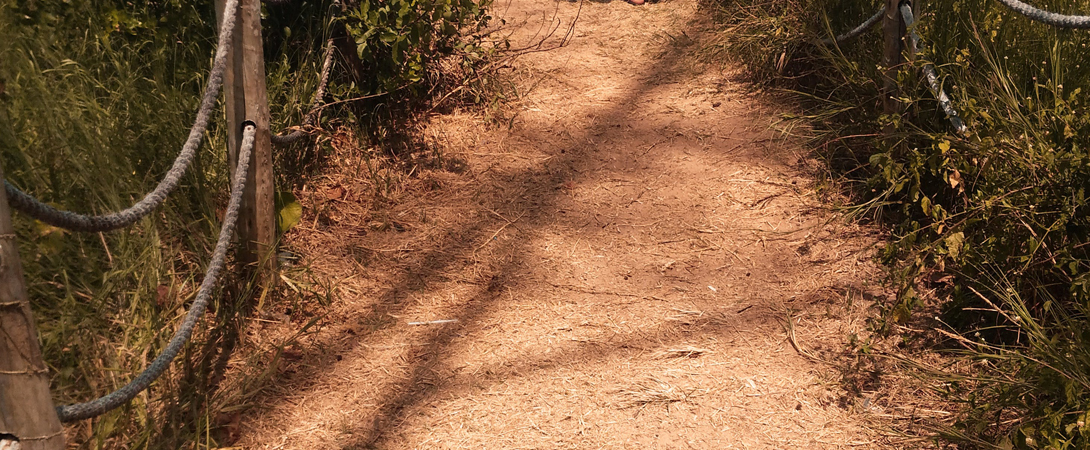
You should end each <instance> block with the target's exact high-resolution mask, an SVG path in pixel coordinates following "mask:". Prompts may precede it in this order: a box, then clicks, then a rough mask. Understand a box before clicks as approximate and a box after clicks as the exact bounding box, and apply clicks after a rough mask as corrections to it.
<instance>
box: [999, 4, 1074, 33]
mask: <svg viewBox="0 0 1090 450" xmlns="http://www.w3.org/2000/svg"><path fill="white" fill-rule="evenodd" d="M997 1H999V3H1002V4H1003V5H1004V6H1006V7H1008V8H1010V9H1011V10H1013V11H1014V12H1017V13H1018V14H1021V15H1023V16H1026V17H1028V18H1030V20H1034V21H1037V22H1041V23H1044V24H1048V25H1052V26H1054V27H1059V28H1090V16H1075V15H1067V14H1057V13H1054V12H1051V11H1045V10H1043V9H1040V8H1036V7H1034V6H1032V5H1029V4H1026V3H1023V2H1020V1H1019V0H997Z"/></svg>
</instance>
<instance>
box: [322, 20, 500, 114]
mask: <svg viewBox="0 0 1090 450" xmlns="http://www.w3.org/2000/svg"><path fill="white" fill-rule="evenodd" d="M489 4H490V2H489V1H487V0H486V1H475V0H361V1H359V2H358V4H357V5H355V6H353V7H350V8H349V9H348V11H346V13H345V15H344V18H343V20H344V23H345V24H346V26H347V28H348V31H349V33H351V35H352V37H353V38H354V39H355V41H356V49H357V51H358V52H359V56H360V58H361V59H362V60H363V61H365V63H367V64H368V66H369V68H370V69H371V70H372V71H373V79H374V85H372V86H366V87H364V89H363V90H364V91H365V92H364V93H378V92H393V91H395V90H397V89H399V88H401V87H403V86H405V85H408V84H414V83H418V82H420V81H421V80H422V79H423V78H424V77H425V75H426V71H427V69H428V68H429V66H430V65H431V64H433V63H435V62H436V61H438V60H439V59H440V58H443V57H444V56H447V55H450V54H452V53H454V52H455V51H458V50H464V49H465V47H466V45H469V46H470V47H473V46H474V43H473V42H471V41H470V42H467V41H466V40H464V39H462V38H461V36H462V33H463V32H468V33H476V32H478V31H479V30H481V29H482V28H483V27H484V26H486V25H487V23H488V20H489V18H490V17H489V16H488V15H487V13H486V11H487V9H488V6H489ZM470 51H472V49H470ZM368 90H370V92H367V91H368Z"/></svg>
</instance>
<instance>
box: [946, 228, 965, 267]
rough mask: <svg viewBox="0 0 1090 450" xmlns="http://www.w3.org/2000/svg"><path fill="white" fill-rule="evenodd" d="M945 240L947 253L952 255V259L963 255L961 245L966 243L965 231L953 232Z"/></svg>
mask: <svg viewBox="0 0 1090 450" xmlns="http://www.w3.org/2000/svg"><path fill="white" fill-rule="evenodd" d="M943 242H945V243H946V253H947V254H948V255H950V259H953V260H957V259H958V256H959V255H961V247H962V245H964V244H965V233H962V232H960V231H959V232H957V233H951V234H950V235H949V236H946V239H944V240H943Z"/></svg>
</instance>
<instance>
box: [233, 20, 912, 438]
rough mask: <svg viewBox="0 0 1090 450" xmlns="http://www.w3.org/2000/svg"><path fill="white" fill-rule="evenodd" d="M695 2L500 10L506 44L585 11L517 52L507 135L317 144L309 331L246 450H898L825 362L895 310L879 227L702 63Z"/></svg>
mask: <svg viewBox="0 0 1090 450" xmlns="http://www.w3.org/2000/svg"><path fill="white" fill-rule="evenodd" d="M695 3H696V2H695V1H694V0H668V1H665V2H662V3H657V4H648V5H645V6H642V7H635V6H632V5H629V4H626V3H624V2H621V1H616V0H615V1H612V2H606V3H599V2H580V3H569V2H566V1H565V2H560V3H553V2H545V1H531V0H513V3H512V4H510V5H507V4H501V3H500V2H497V11H496V14H495V15H496V16H497V17H503V18H504V19H506V21H507V23H508V25H509V26H513V25H519V24H523V25H522V26H514V27H513V28H512V30H513V32H514V34H513V36H512V41H513V44H514V45H513V46H515V47H518V46H519V45H522V44H525V43H530V42H534V41H535V40H536V39H540V38H541V33H547V32H548V28H549V26H550V25H546V26H545V27H544V28H542V27H539V24H540V23H542V21H543V20H544V21H545V22H546V23H549V22H548V21H549V20H552V19H551V18H553V17H556V20H558V22H554V24H558V32H557V33H556V35H554V36H553V37H552V38H550V39H549V40H548V42H549V43H553V44H555V43H556V42H557V41H558V40H559V39H560V38H561V36H560V35H562V34H564V30H565V29H567V27H568V26H569V25H570V24H571V23H572V21H573V19H574V18H575V17H576V15H577V14H578V17H579V18H578V22H577V25H576V26H575V28H574V33H573V36H572V39H571V41H570V43H569V44H568V45H566V46H565V47H563V48H560V49H556V50H552V51H546V52H537V53H531V54H528V55H525V56H523V57H522V58H520V59H518V60H517V62H516V63H515V64H514V67H513V70H512V71H511V77H510V79H511V80H513V82H514V84H515V86H516V87H517V90H518V91H519V94H520V95H519V98H518V99H517V100H516V101H514V103H513V104H510V105H508V108H509V110H508V111H507V113H508V114H509V117H514V118H513V119H512V120H510V121H504V122H503V123H500V124H497V123H496V121H492V120H486V119H485V118H483V117H482V114H477V113H467V112H451V113H448V114H442V115H438V116H435V117H433V118H431V120H430V123H428V124H427V125H426V126H425V127H424V128H423V131H422V133H423V136H425V137H428V141H429V142H430V143H431V144H430V145H431V147H430V149H431V153H430V154H431V158H430V159H429V160H427V161H425V163H420V164H418V165H416V166H414V167H413V168H412V169H411V170H408V171H406V170H400V171H399V170H396V169H392V168H382V169H377V168H376V167H378V166H376V165H374V164H376V163H375V162H374V161H375V160H372V165H371V166H368V165H367V163H366V161H365V160H364V159H363V156H364V153H363V151H362V150H358V149H354V150H353V149H347V148H345V149H343V151H342V152H339V153H338V154H337V155H335V156H334V157H333V160H332V161H331V167H330V169H329V171H328V173H327V174H326V175H325V176H323V177H321V178H319V179H317V180H316V181H314V182H313V183H311V184H310V185H308V186H305V187H304V188H303V189H301V190H300V191H299V192H298V196H299V198H300V199H301V200H302V201H303V203H304V204H305V205H306V212H305V215H304V218H303V221H302V223H301V224H300V225H298V226H297V227H296V228H295V229H293V231H292V232H291V233H289V236H288V238H287V240H288V246H289V247H290V248H293V249H295V250H296V251H298V252H299V253H300V254H302V255H303V257H304V266H306V267H308V268H309V269H308V270H309V271H310V272H311V273H313V275H314V278H315V279H320V280H330V281H329V283H330V285H332V286H333V288H332V289H333V295H332V297H331V298H332V304H331V305H330V306H329V307H328V309H327V311H328V316H326V317H325V319H324V320H323V323H324V326H322V327H321V329H320V330H319V331H316V332H311V333H308V334H306V335H304V336H302V337H300V338H299V339H298V342H297V343H295V344H293V345H292V346H291V347H289V348H287V349H286V350H285V351H284V353H283V355H282V360H281V363H280V365H279V366H277V367H275V368H274V370H273V375H274V376H275V377H277V378H276V380H275V383H272V384H273V387H272V388H270V390H268V391H266V392H263V393H261V394H260V396H259V398H256V399H253V401H252V403H251V405H256V406H258V407H254V408H251V409H250V410H249V412H247V413H246V414H245V415H243V416H241V417H236V418H234V420H231V422H233V424H232V425H231V426H230V427H229V428H231V429H232V431H233V432H235V433H237V438H238V441H237V445H239V446H242V447H245V448H268V449H326V448H331V449H337V448H346V449H364V448H382V449H387V448H390V449H394V448H396V449H409V448H540V449H553V448H580V449H581V448H699V449H719V448H740V449H742V448H744V449H834V448H895V447H899V446H900V445H903V443H901V441H899V440H897V439H894V438H892V437H890V434H889V433H888V432H886V431H883V429H884V426H883V422H882V419H881V418H882V417H883V414H881V410H882V408H889V405H886V404H885V403H883V401H882V399H880V398H879V399H874V398H871V397H870V396H868V395H869V394H868V391H867V387H866V386H865V380H863V381H861V382H860V383H862V384H863V385H861V386H853V385H852V383H848V382H845V379H844V377H843V376H842V375H841V373H840V372H839V371H838V370H837V369H836V368H834V367H832V366H830V365H827V364H825V363H822V362H821V360H823V359H828V358H831V357H833V356H834V355H837V354H840V353H841V352H842V351H843V349H844V348H845V343H846V342H847V340H848V339H850V337H851V336H852V335H854V334H856V333H859V334H860V335H863V334H865V333H866V327H867V325H866V322H865V320H866V317H867V315H868V314H869V310H868V305H870V304H871V303H872V302H873V299H874V298H875V297H876V296H885V295H886V293H885V292H884V291H882V290H881V288H880V287H879V286H878V285H877V284H878V283H877V280H878V279H879V276H880V273H879V269H878V268H877V267H875V265H874V264H873V263H872V262H871V259H872V258H873V251H874V247H875V245H874V244H875V243H876V242H877V238H876V237H875V235H874V234H873V233H870V232H868V231H867V230H865V229H861V228H859V227H857V226H855V225H851V224H846V223H844V222H843V221H840V220H836V219H835V218H834V217H832V216H830V214H828V212H827V210H826V209H825V208H823V206H822V204H821V202H820V199H819V198H818V196H817V194H816V192H815V191H816V188H815V186H814V180H813V178H812V177H811V176H809V175H808V174H807V171H806V170H805V169H804V168H805V167H806V160H805V159H804V158H802V156H803V155H804V152H803V150H802V149H801V147H799V146H798V145H797V144H794V143H792V142H791V141H790V140H787V139H784V138H783V135H782V134H778V133H775V132H773V131H771V124H772V122H773V121H774V120H775V118H776V109H775V107H771V106H769V105H768V104H766V103H767V102H765V103H762V97H761V95H759V94H754V93H751V92H749V91H748V90H747V88H746V86H745V85H744V84H743V83H741V82H739V81H737V78H736V77H735V76H733V75H732V73H731V71H730V70H723V69H722V68H721V67H711V66H706V65H704V64H701V63H699V62H698V61H697V59H696V58H695V56H694V55H695V54H696V53H698V51H699V50H700V49H701V48H702V46H703V42H704V40H705V39H707V36H709V35H710V30H709V29H708V26H707V24H706V22H705V20H704V19H703V17H704V16H705V15H706V12H704V11H701V10H700V9H699V8H698V7H697V5H696V4H695ZM524 22H525V23H524ZM338 142H339V141H337V140H335V141H334V145H335V146H337V145H338ZM368 167H370V169H369V168H368ZM372 169H373V170H372ZM376 192H378V193H379V194H381V196H380V197H379V199H376V196H375V193H376ZM286 276H287V277H288V279H289V280H291V277H293V276H296V275H294V274H293V272H291V271H289V272H287V273H286ZM297 281H298V280H297ZM291 287H292V288H293V289H296V288H298V289H302V288H299V287H298V286H297V283H296V284H292V286H291ZM312 309H314V307H313V305H310V306H308V305H306V304H297V305H296V307H295V310H294V311H287V312H286V314H285V315H273V316H271V317H272V319H273V320H261V321H259V322H258V323H255V326H254V327H252V331H253V334H252V335H251V336H249V339H250V344H252V345H256V346H260V345H262V342H273V341H274V339H272V338H270V337H269V336H280V337H282V336H283V335H284V333H293V332H297V331H298V330H300V328H301V324H303V323H306V321H307V317H306V316H305V314H306V311H308V310H312ZM277 317H280V318H279V319H277ZM429 321H447V322H437V323H424V324H418V323H420V322H429ZM788 324H789V325H790V326H788ZM788 329H790V330H793V336H794V337H796V338H797V340H795V341H794V342H792V339H791V338H790V336H791V335H792V333H791V332H789V331H788ZM311 331H313V330H311ZM796 345H797V347H798V348H797V349H796ZM849 391H852V392H849Z"/></svg>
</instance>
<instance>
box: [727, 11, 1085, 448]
mask: <svg viewBox="0 0 1090 450" xmlns="http://www.w3.org/2000/svg"><path fill="white" fill-rule="evenodd" d="M1033 3H1034V4H1035V5H1036V6H1039V7H1043V8H1048V9H1050V10H1053V11H1058V12H1065V13H1081V14H1088V13H1090V4H1087V3H1086V2H1078V5H1071V4H1069V3H1068V2H1061V1H1054V0H1052V1H1050V0H1045V1H1034V2H1033ZM713 6H715V7H717V8H718V10H719V11H720V12H721V16H720V17H721V19H722V21H723V23H724V24H725V30H727V31H726V32H725V33H724V34H723V37H722V40H721V42H720V45H719V47H718V48H713V49H712V54H713V55H716V56H730V57H733V58H736V59H738V60H740V61H741V62H743V63H745V64H746V67H747V68H748V69H749V73H750V75H751V76H752V77H753V78H754V79H755V80H757V81H759V82H762V83H765V84H766V85H768V86H771V87H775V88H779V89H783V90H786V91H788V92H789V93H790V94H789V95H792V96H794V98H797V99H799V100H800V103H801V105H802V106H801V108H800V111H801V114H799V116H798V117H796V118H797V119H799V120H803V121H806V122H807V123H808V124H809V125H811V126H812V128H811V129H812V130H814V132H813V134H811V135H810V136H809V137H810V138H812V139H813V140H812V142H813V144H814V145H815V147H816V148H818V149H819V152H818V154H819V155H821V156H822V157H824V158H825V160H826V161H827V162H828V163H829V164H828V167H829V170H830V175H831V176H833V177H836V178H840V179H842V180H846V181H847V182H848V185H849V186H852V187H853V188H854V189H852V195H853V201H854V206H850V207H848V208H847V209H848V210H851V211H854V212H856V213H858V214H859V215H860V216H861V217H865V218H871V219H879V220H880V221H881V222H882V223H884V224H886V225H888V226H889V227H890V228H891V231H892V236H891V239H890V243H889V245H888V246H887V248H886V249H885V251H884V252H883V258H884V260H885V261H886V262H887V263H889V264H890V265H891V267H892V268H893V270H892V271H891V273H892V274H893V278H894V281H895V282H896V283H897V285H898V286H899V287H900V295H899V296H898V298H897V300H896V301H895V302H893V303H890V304H887V305H883V306H884V308H885V312H886V315H885V316H884V317H885V319H886V321H885V322H884V324H885V325H890V324H893V323H897V322H903V321H907V320H910V319H911V318H912V317H913V314H914V311H916V310H917V309H918V308H919V307H920V306H921V305H922V304H923V303H924V301H923V300H922V299H921V296H920V295H919V294H918V291H919V290H920V288H924V289H926V290H929V291H930V290H937V294H938V297H939V298H940V299H942V300H943V301H944V304H943V306H942V312H943V314H942V320H943V322H944V323H947V324H950V325H951V326H953V327H954V330H956V331H957V332H958V333H963V334H964V335H966V336H971V337H974V338H976V337H978V336H979V339H984V340H985V342H987V343H988V344H987V345H985V346H979V345H975V346H969V347H968V348H966V349H965V350H966V351H965V352H962V353H960V355H961V356H962V357H965V358H970V359H977V360H980V361H983V362H984V363H983V364H982V365H979V366H975V367H980V368H982V370H984V371H987V372H989V373H988V374H987V375H989V377H985V379H990V380H1006V381H1004V382H997V381H996V382H988V383H972V384H969V385H967V386H968V389H969V392H968V393H966V392H964V391H962V392H959V393H958V395H959V396H964V397H959V398H970V399H971V402H969V403H966V405H967V406H966V409H965V410H964V411H963V415H962V420H960V421H959V422H958V426H959V427H960V429H959V430H957V431H956V432H952V433H950V436H951V437H952V438H955V440H960V441H961V442H962V443H963V444H964V445H966V446H969V447H974V446H989V445H997V446H1000V447H1004V448H1011V447H1010V446H1014V448H1086V447H1087V446H1090V440H1088V439H1087V438H1088V437H1090V435H1088V434H1087V431H1085V430H1087V429H1086V428H1085V422H1086V420H1085V417H1083V416H1084V415H1085V411H1086V408H1087V406H1088V405H1087V404H1088V403H1090V391H1087V390H1086V389H1085V388H1086V385H1085V384H1084V383H1083V381H1085V380H1087V379H1090V358H1085V357H1083V356H1082V355H1083V354H1084V353H1085V347H1084V346H1082V343H1083V341H1084V340H1085V339H1086V336H1085V333H1086V330H1087V329H1090V318H1088V315H1087V310H1086V305H1087V304H1088V303H1087V302H1088V301H1090V287H1088V286H1090V253H1088V250H1090V248H1088V247H1090V245H1088V244H1087V242H1088V239H1090V215H1088V212H1090V211H1088V210H1087V205H1086V196H1087V190H1088V188H1090V114H1088V113H1090V110H1088V108H1087V93H1088V92H1090V90H1088V89H1090V65H1088V64H1090V54H1088V53H1087V52H1086V46H1087V44H1088V43H1090V33H1087V32H1086V31H1077V30H1060V29H1055V28H1052V27H1049V26H1046V25H1043V24H1038V23H1035V22H1031V21H1030V20H1028V19H1026V18H1024V17H1022V16H1020V15H1018V14H1016V13H1014V12H1011V11H1009V10H1007V9H1006V8H1005V7H1004V6H1002V5H1001V4H999V3H998V2H995V1H994V0H945V1H942V2H926V3H924V4H923V5H922V8H921V13H922V14H919V18H918V25H917V27H916V31H917V32H918V33H919V34H920V35H921V36H922V37H923V39H924V41H925V43H926V48H925V49H924V50H923V51H922V52H921V54H920V55H919V56H918V58H917V60H916V61H914V62H911V63H909V64H906V65H905V66H904V67H903V68H902V69H901V70H900V71H899V73H898V75H897V79H898V82H899V85H900V86H901V87H902V92H901V94H900V97H901V98H902V99H903V100H904V102H905V103H906V104H907V106H908V109H907V113H906V114H903V115H897V116H892V117H891V116H884V115H882V113H881V107H880V104H879V99H880V97H879V94H880V86H881V80H882V78H881V76H882V72H883V70H884V68H882V67H881V66H880V61H881V59H880V52H881V37H880V31H877V30H874V31H870V32H868V33H867V34H864V35H863V36H862V37H860V38H859V39H857V40H856V41H853V42H848V43H844V44H841V45H839V46H830V47H826V46H817V45H813V44H812V42H813V41H814V40H815V39H816V38H822V37H828V36H831V35H833V34H836V33H838V32H843V31H845V30H847V29H849V28H850V27H852V26H854V25H855V24H856V23H859V22H861V21H862V20H863V19H865V18H866V17H868V16H869V15H870V13H871V12H873V11H874V10H876V9H877V7H878V6H879V5H874V4H872V2H869V1H868V2H862V1H858V0H773V1H767V2H757V1H750V0H722V1H718V2H716V3H715V4H714V5H713ZM717 50H723V51H717ZM925 62H932V63H934V64H935V65H936V66H938V68H939V72H940V73H941V74H942V75H943V83H944V85H945V88H946V90H947V91H948V92H949V93H950V95H951V97H953V99H954V103H955V106H956V108H957V109H958V110H959V111H960V113H961V115H962V117H963V118H964V119H965V120H966V122H967V124H968V125H969V127H970V130H971V132H970V135H968V136H964V137H962V136H956V135H954V134H953V133H952V130H951V129H950V127H949V125H948V124H947V122H946V121H945V117H944V116H943V114H942V113H941V112H939V111H938V110H937V108H936V106H937V105H936V102H935V100H934V98H933V97H932V96H931V94H930V92H928V90H927V89H926V85H925V84H924V82H923V80H922V79H921V78H922V77H920V76H919V75H918V68H919V67H920V65H921V64H924V63H925ZM891 124H892V126H891ZM946 274H951V275H953V276H954V278H953V281H952V282H949V281H947V280H949V278H946V277H944V275H946ZM979 339H976V340H977V341H979ZM951 398H954V397H951Z"/></svg>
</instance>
